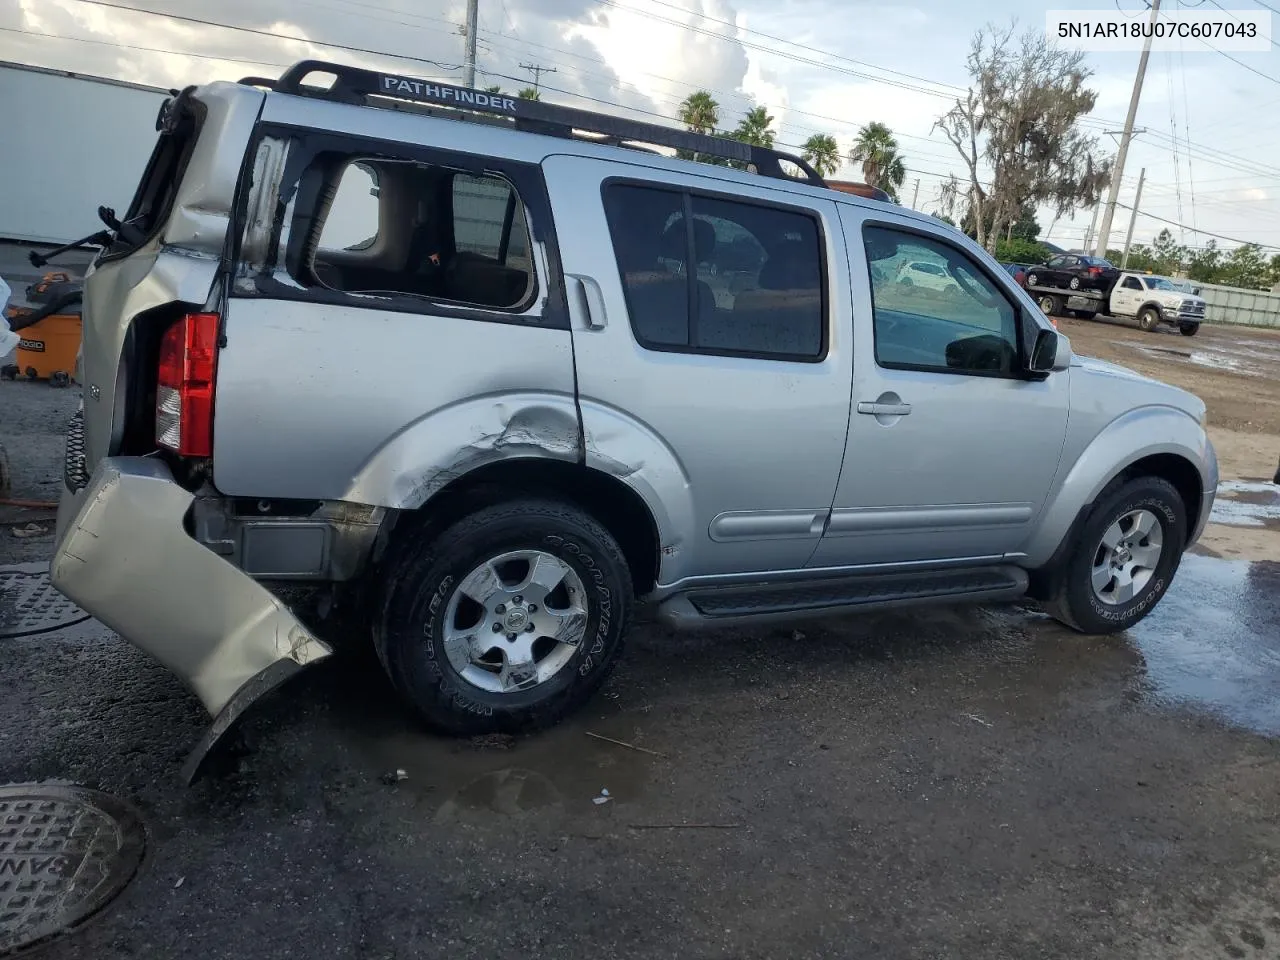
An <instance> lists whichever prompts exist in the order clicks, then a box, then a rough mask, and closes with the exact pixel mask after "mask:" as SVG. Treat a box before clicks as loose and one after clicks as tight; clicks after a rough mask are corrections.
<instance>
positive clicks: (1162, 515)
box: [1047, 477, 1187, 634]
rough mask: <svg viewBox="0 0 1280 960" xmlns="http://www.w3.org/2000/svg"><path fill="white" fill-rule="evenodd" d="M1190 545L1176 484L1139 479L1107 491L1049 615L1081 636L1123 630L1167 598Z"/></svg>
mask: <svg viewBox="0 0 1280 960" xmlns="http://www.w3.org/2000/svg"><path fill="white" fill-rule="evenodd" d="M1186 542H1187V514H1186V507H1185V505H1184V504H1183V502H1182V498H1181V497H1180V496H1179V495H1178V491H1177V490H1176V489H1175V488H1174V486H1173V484H1171V483H1169V482H1168V481H1167V480H1162V479H1161V478H1159V477H1139V478H1138V479H1136V480H1130V481H1129V482H1127V483H1125V484H1123V485H1121V486H1119V487H1117V488H1115V489H1113V490H1112V492H1110V493H1104V494H1103V496H1102V498H1101V499H1100V500H1099V501H1098V503H1097V505H1096V506H1095V507H1094V509H1093V512H1092V513H1091V514H1090V515H1089V519H1088V520H1087V521H1086V522H1085V524H1084V526H1083V528H1082V529H1081V532H1080V535H1079V537H1078V539H1077V541H1076V543H1075V545H1074V547H1073V549H1072V551H1071V554H1070V555H1069V557H1068V559H1067V561H1066V568H1065V569H1064V571H1063V577H1062V582H1061V585H1060V586H1059V589H1058V592H1057V594H1056V595H1055V596H1054V597H1053V599H1052V600H1051V601H1050V602H1049V604H1048V605H1047V606H1048V610H1049V613H1050V614H1051V615H1052V616H1054V617H1055V618H1056V619H1058V620H1060V621H1062V622H1063V623H1065V624H1066V625H1067V626H1069V627H1072V628H1073V629H1075V630H1079V631H1080V632H1081V633H1089V634H1106V633H1118V632H1119V631H1121V630H1127V629H1128V628H1129V627H1131V626H1133V625H1134V624H1135V623H1137V622H1138V621H1139V620H1141V619H1142V618H1143V617H1145V616H1146V615H1147V614H1148V613H1150V612H1151V611H1152V609H1153V608H1154V607H1155V605H1156V603H1158V602H1159V600H1160V598H1161V597H1162V596H1164V592H1165V590H1166V589H1167V588H1168V586H1169V583H1170V581H1171V580H1172V579H1173V575H1174V573H1176V572H1177V569H1178V564H1179V563H1181V561H1182V551H1183V547H1184V546H1185V544H1186Z"/></svg>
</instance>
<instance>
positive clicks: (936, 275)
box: [898, 260, 959, 290]
mask: <svg viewBox="0 0 1280 960" xmlns="http://www.w3.org/2000/svg"><path fill="white" fill-rule="evenodd" d="M898 283H901V284H905V285H906V286H909V287H911V286H915V287H927V288H928V289H930V290H951V289H959V288H958V287H957V286H956V282H955V281H954V280H953V279H951V275H950V274H948V273H947V270H946V268H945V267H943V266H942V265H941V264H938V263H930V262H929V261H928V260H912V261H909V262H908V263H904V264H903V265H902V268H901V269H900V270H898Z"/></svg>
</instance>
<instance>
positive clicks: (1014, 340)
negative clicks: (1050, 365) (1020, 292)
mask: <svg viewBox="0 0 1280 960" xmlns="http://www.w3.org/2000/svg"><path fill="white" fill-rule="evenodd" d="M863 241H864V244H865V247H866V251H867V259H868V262H869V266H870V271H869V272H870V275H871V295H872V307H873V311H872V323H873V327H874V333H875V353H876V363H878V364H879V365H880V366H882V367H887V368H899V369H910V370H930V371H937V372H942V373H968V374H987V375H991V374H1004V375H1012V374H1014V373H1015V372H1016V371H1017V370H1018V358H1019V340H1018V311H1017V308H1016V307H1015V306H1014V305H1013V303H1012V302H1011V301H1010V300H1009V298H1008V297H1007V296H1006V295H1005V294H1004V292H1003V291H1002V290H1001V289H1000V288H999V287H998V286H996V284H995V283H994V282H993V281H992V280H991V279H989V278H988V277H987V275H986V274H985V273H984V272H983V271H982V270H981V269H980V268H979V267H978V265H977V264H976V263H975V262H974V261H973V260H972V259H971V258H970V257H969V256H968V254H966V253H964V252H963V251H961V250H959V249H958V248H956V247H953V246H951V245H950V244H948V243H944V242H942V241H941V240H938V239H935V238H933V237H926V236H922V235H920V234H915V233H909V232H907V231H904V230H897V229H894V228H892V227H881V226H867V227H866V228H864V230H863ZM922 266H928V267H929V268H930V269H929V270H923V269H921V267H922ZM925 277H927V278H929V280H928V282H921V279H922V278H925Z"/></svg>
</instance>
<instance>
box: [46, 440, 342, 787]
mask: <svg viewBox="0 0 1280 960" xmlns="http://www.w3.org/2000/svg"><path fill="white" fill-rule="evenodd" d="M193 499H194V498H193V496H192V495H191V494H190V493H188V492H187V491H186V490H184V489H183V488H182V487H181V486H179V485H178V484H177V483H176V482H175V481H174V479H173V475H172V473H170V471H169V468H168V467H167V466H166V465H165V464H164V463H163V462H162V461H160V460H158V459H154V458H144V457H109V458H106V459H104V460H102V461H101V462H100V463H99V464H98V466H97V469H96V470H95V471H94V473H93V476H92V477H91V478H90V481H89V484H88V486H87V487H86V488H85V489H84V490H81V491H78V492H75V493H73V492H71V491H69V490H64V492H63V501H62V504H61V505H60V508H59V516H58V545H57V552H56V553H55V554H54V558H53V563H52V564H51V566H50V578H51V580H52V582H53V584H54V586H55V587H57V589H58V590H59V591H60V592H62V593H63V594H65V595H66V596H67V597H69V598H70V599H71V600H73V601H75V602H76V603H77V604H78V605H79V606H80V607H81V608H82V609H84V610H85V611H87V612H88V613H91V614H93V616H95V617H97V618H98V619H99V620H100V621H102V622H103V623H104V624H106V625H107V626H108V627H110V628H111V629H112V630H114V631H116V632H117V633H118V634H120V635H121V636H122V637H124V638H125V639H126V640H128V641H129V642H130V643H132V644H133V645H134V646H136V647H138V648H139V649H141V650H145V651H146V652H147V653H149V654H151V655H152V656H154V657H155V658H156V659H157V660H159V661H160V662H161V663H163V664H164V665H165V666H166V667H168V668H169V669H170V670H171V671H172V672H173V673H175V674H177V675H178V676H179V677H181V678H182V679H183V680H184V681H185V682H186V683H187V685H188V686H189V687H190V688H191V689H192V690H193V691H194V692H195V694H196V696H197V697H199V698H200V701H201V702H202V703H203V704H204V706H205V708H206V709H207V710H208V711H209V713H210V714H212V715H213V716H214V718H215V719H214V722H213V725H212V726H211V727H210V728H209V731H208V732H207V733H206V735H205V737H204V738H203V739H202V741H201V743H200V744H199V745H198V746H197V748H196V751H195V752H193V754H192V756H191V758H190V759H189V760H188V764H187V768H186V771H187V775H188V779H192V778H194V776H195V775H196V774H197V772H198V769H199V766H200V763H201V762H202V760H203V758H204V755H205V754H206V753H207V752H208V750H209V749H210V748H211V747H212V746H213V745H214V743H216V742H217V740H218V738H219V737H220V736H221V735H222V734H223V733H225V732H226V731H227V730H228V729H229V728H230V727H231V726H232V724H233V723H234V722H235V720H236V719H237V718H238V717H239V715H240V714H241V713H243V712H244V710H245V709H246V708H247V707H248V706H249V705H250V704H251V703H253V702H254V701H255V700H257V699H258V698H259V697H261V696H262V695H264V694H265V693H267V692H269V691H270V690H272V689H274V688H275V687H277V686H279V684H280V683H282V682H284V680H286V679H288V678H289V677H290V676H292V675H293V674H294V673H296V672H297V671H298V670H300V669H301V668H302V667H304V666H306V665H308V664H311V663H315V662H317V661H319V660H322V659H324V658H325V657H327V656H329V655H330V653H331V652H332V651H331V649H330V648H329V647H328V645H326V644H325V643H323V642H322V641H320V640H318V639H316V638H315V637H314V636H312V635H311V633H310V632H308V631H307V629H306V628H305V627H303V626H302V624H301V623H299V622H298V620H297V619H296V618H295V617H294V616H293V614H292V613H291V612H290V611H289V609H288V608H287V607H286V606H285V605H284V604H283V603H281V602H280V601H279V600H278V599H276V597H274V596H273V595H272V594H271V593H270V592H268V591H267V590H266V589H265V588H264V587H262V586H261V585H260V584H258V583H257V582H256V581H255V580H253V579H252V578H251V577H249V576H248V575H246V574H245V573H243V572H241V571H240V570H238V569H237V568H236V567H234V566H232V565H231V564H230V563H228V562H227V561H226V560H224V559H222V558H221V557H219V556H218V555H216V554H215V553H213V552H212V551H211V550H209V549H207V548H206V547H204V546H202V545H200V544H199V543H197V542H196V541H195V540H193V539H192V538H191V537H190V535H188V533H187V530H186V524H185V520H186V516H187V513H188V510H189V509H190V507H191V503H192V500H193Z"/></svg>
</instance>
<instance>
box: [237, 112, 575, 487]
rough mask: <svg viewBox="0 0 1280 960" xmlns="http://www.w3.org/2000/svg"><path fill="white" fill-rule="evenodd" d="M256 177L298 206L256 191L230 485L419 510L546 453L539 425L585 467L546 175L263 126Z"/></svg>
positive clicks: (486, 159)
mask: <svg viewBox="0 0 1280 960" xmlns="http://www.w3.org/2000/svg"><path fill="white" fill-rule="evenodd" d="M379 123H380V124H382V128H386V129H388V130H393V131H394V130H396V129H401V130H404V131H405V132H408V131H409V130H412V131H414V132H415V133H416V132H418V130H419V129H420V126H419V124H420V123H421V121H417V120H416V118H412V117H408V116H405V117H397V116H394V115H393V116H391V117H387V118H380V119H379ZM441 123H443V124H445V125H446V126H447V127H454V126H457V127H463V128H464V129H465V128H466V127H467V125H463V124H456V125H455V124H452V123H450V122H448V121H441ZM392 125H395V126H392ZM382 128H380V129H382ZM405 128H407V130H406V129H405ZM449 132H451V133H453V131H449ZM468 132H469V131H468ZM454 136H455V139H458V138H457V136H456V133H455V134H454ZM473 139H474V140H476V141H479V142H482V143H483V142H492V143H495V144H500V143H503V142H509V138H502V139H501V140H498V139H495V138H494V137H493V136H492V135H491V134H490V132H489V131H482V132H479V133H476V134H475V135H474V136H473ZM273 151H274V153H273ZM256 166H257V168H258V169H259V170H272V169H277V170H278V169H283V170H285V171H286V174H285V182H284V183H282V184H281V185H280V191H279V192H280V195H281V196H283V197H289V198H291V200H290V201H289V203H288V206H287V207H285V206H284V205H283V204H280V205H279V206H277V205H276V204H275V202H274V199H273V197H274V194H273V193H272V192H271V191H272V189H273V187H274V185H273V184H271V183H270V182H269V181H267V182H263V185H262V187H261V188H260V189H262V190H264V191H266V192H265V193H264V194H262V195H255V196H254V197H252V198H251V199H250V228H249V234H248V236H247V238H246V242H245V254H244V257H245V258H246V259H249V260H253V259H255V258H257V257H262V258H263V262H261V263H257V264H254V263H249V264H246V266H245V267H244V268H243V270H242V272H243V273H248V274H250V275H248V276H241V277H240V278H238V280H237V283H236V286H235V295H234V296H233V297H232V298H231V300H230V302H229V304H228V307H227V316H226V324H225V326H226V344H225V346H224V347H223V349H222V350H221V351H220V353H219V356H218V371H217V377H218V385H217V397H216V403H215V421H214V456H213V471H214V480H215V482H216V484H217V486H218V488H219V489H220V490H221V491H222V492H223V493H226V494H230V495H234V496H245V497H254V498H261V499H268V498H282V499H283V498H289V499H308V500H353V501H355V502H359V503H368V504H373V505H378V506H406V507H413V506H417V505H419V504H420V503H421V502H422V501H423V500H424V499H425V498H426V497H427V496H428V495H429V493H430V492H432V491H434V490H435V489H438V488H439V487H440V486H442V485H443V483H444V481H445V479H447V478H449V477H451V476H457V475H458V474H459V473H461V472H464V471H465V469H468V468H469V467H474V466H477V465H480V464H481V463H483V462H485V461H486V458H493V459H496V458H498V457H500V456H510V455H514V452H518V451H520V450H521V449H526V448H527V449H528V451H529V453H530V454H531V455H535V454H536V455H542V454H545V453H546V451H545V450H541V449H534V448H535V447H537V446H538V445H539V444H538V443H535V442H534V440H533V439H532V437H533V433H534V426H535V424H536V426H537V427H538V428H539V429H542V428H547V429H550V426H554V427H555V430H556V431H557V435H558V437H559V438H560V448H559V450H558V455H559V456H561V457H562V458H563V459H568V460H572V459H576V457H577V455H578V452H579V451H578V448H577V444H576V439H575V438H576V434H577V412H576V407H575V403H574V384H573V344H572V339H571V336H570V333H569V330H568V319H567V314H566V310H565V305H564V297H563V292H562V287H561V286H560V284H559V282H558V270H556V269H554V261H550V262H549V261H548V260H547V257H554V250H555V245H554V243H553V242H552V240H551V237H552V234H551V230H550V222H551V218H550V214H549V211H548V208H547V201H546V192H545V188H544V186H543V184H542V177H541V173H540V171H539V169H538V166H537V164H536V163H522V162H518V161H514V160H510V159H506V158H504V157H503V156H500V155H495V154H492V153H490V154H481V153H478V152H468V153H463V152H454V151H446V150H437V149H433V148H427V147H418V146H414V145H413V144H411V143H405V142H394V141H390V140H379V141H371V140H366V139H362V138H360V137H357V136H348V135H341V134H326V135H324V136H321V135H318V134H316V135H309V136H297V137H295V136H294V135H292V133H291V132H290V131H288V130H281V131H280V132H279V134H278V136H277V135H276V134H275V133H274V132H273V131H272V129H271V128H267V130H266V137H265V139H264V140H263V143H262V146H261V148H260V151H259V155H258V158H257V163H256ZM290 171H292V174H290V173H289V172H290ZM255 210H265V211H269V212H275V211H276V210H280V211H281V213H280V214H279V215H278V221H277V222H276V223H275V224H273V223H272V220H271V218H270V216H267V217H266V218H264V219H263V220H257V219H255V218H254V211H255ZM263 238H266V240H264V239H263ZM268 241H269V242H268ZM262 247H265V250H264V249H261V248H262ZM553 277H557V279H556V280H554V281H553V280H552V278H553ZM529 409H532V410H534V411H536V413H535V414H530V416H532V417H534V419H532V420H531V419H528V417H526V418H525V420H522V419H521V418H522V417H525V411H526V410H529ZM513 431H514V436H513V435H512V433H513ZM521 436H527V437H530V439H528V440H526V441H525V442H524V445H523V447H522V445H521V441H520V437H521ZM538 437H539V440H541V434H538ZM500 440H501V441H502V442H501V443H500V442H499V441H500ZM504 443H505V446H504V445H503V444H504Z"/></svg>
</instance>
